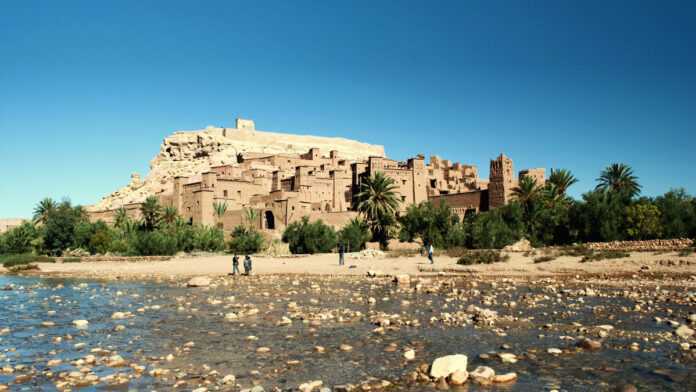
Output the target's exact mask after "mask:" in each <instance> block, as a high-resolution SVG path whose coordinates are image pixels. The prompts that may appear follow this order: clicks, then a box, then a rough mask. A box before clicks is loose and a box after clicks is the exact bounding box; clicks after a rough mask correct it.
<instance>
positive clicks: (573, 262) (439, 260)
mask: <svg viewBox="0 0 696 392" xmlns="http://www.w3.org/2000/svg"><path fill="white" fill-rule="evenodd" d="M505 255H507V256H508V257H509V258H508V260H507V261H505V262H499V263H493V264H479V265H459V264H457V258H454V257H448V256H439V257H436V259H435V263H434V264H432V265H431V264H429V262H428V260H427V259H426V258H425V257H421V256H412V257H409V256H400V257H386V256H383V255H378V256H376V257H371V256H365V255H364V254H360V253H356V254H348V255H346V263H345V265H344V266H339V265H338V257H337V255H336V254H317V255H304V256H292V257H262V256H254V257H253V272H254V274H256V275H284V274H288V275H331V276H365V275H367V274H368V272H370V273H375V274H377V275H387V276H396V275H401V274H408V275H411V276H423V275H425V276H427V275H437V274H439V275H442V274H446V275H460V274H461V275H467V276H472V275H473V276H480V277H515V278H538V277H544V276H549V277H554V276H574V275H627V274H628V275H630V274H659V275H680V276H686V277H689V276H690V275H693V276H696V254H693V253H692V254H690V255H688V256H683V255H680V254H679V253H678V252H661V253H659V252H658V253H655V252H631V253H630V255H629V256H628V257H625V258H618V259H607V260H600V261H592V262H582V257H580V256H558V257H556V258H554V259H552V260H548V261H543V262H539V258H540V256H539V254H537V255H530V254H528V253H520V252H505ZM37 265H38V267H39V270H37V271H31V272H27V273H30V274H41V275H52V276H61V277H81V278H99V279H148V278H158V279H161V278H173V279H180V278H187V277H192V276H198V275H205V276H210V277H215V276H224V275H227V274H228V273H230V272H231V271H232V262H231V256H230V255H209V256H195V257H191V256H185V257H178V258H173V259H170V260H158V261H137V262H128V261H97V262H79V263H38V264H37ZM0 272H2V271H1V270H0Z"/></svg>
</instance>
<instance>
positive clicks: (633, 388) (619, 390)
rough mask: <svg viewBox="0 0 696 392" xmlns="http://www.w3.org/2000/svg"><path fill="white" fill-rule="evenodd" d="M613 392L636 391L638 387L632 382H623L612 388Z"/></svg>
mask: <svg viewBox="0 0 696 392" xmlns="http://www.w3.org/2000/svg"><path fill="white" fill-rule="evenodd" d="M614 392H638V388H636V386H635V385H633V384H623V385H619V386H617V387H616V388H614Z"/></svg>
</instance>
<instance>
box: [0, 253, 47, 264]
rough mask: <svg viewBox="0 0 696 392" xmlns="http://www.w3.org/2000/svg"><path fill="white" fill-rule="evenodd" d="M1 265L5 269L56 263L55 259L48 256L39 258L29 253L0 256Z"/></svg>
mask: <svg viewBox="0 0 696 392" xmlns="http://www.w3.org/2000/svg"><path fill="white" fill-rule="evenodd" d="M0 263H2V265H3V266H4V267H5V268H10V267H14V266H18V265H26V264H29V263H55V259H53V258H52V257H47V256H37V255H33V254H29V253H23V254H14V255H4V256H0Z"/></svg>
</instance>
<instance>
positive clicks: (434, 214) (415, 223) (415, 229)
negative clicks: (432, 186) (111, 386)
mask: <svg viewBox="0 0 696 392" xmlns="http://www.w3.org/2000/svg"><path fill="white" fill-rule="evenodd" d="M458 221H459V218H458V217H457V216H456V215H455V214H454V213H453V212H452V210H451V209H450V208H449V207H448V206H447V204H445V202H444V200H443V201H441V202H440V204H439V205H437V206H436V205H435V204H433V203H432V202H430V201H424V202H422V203H420V204H418V205H411V206H409V207H408V209H407V210H406V214H404V215H403V216H401V217H400V218H399V223H401V231H400V232H399V239H400V240H401V241H405V242H411V241H413V240H414V239H416V238H420V239H422V240H423V243H424V244H433V246H435V247H436V248H445V247H447V245H448V241H447V239H448V234H449V233H450V231H451V229H452V228H453V227H454V226H455V225H456V224H457V222H458Z"/></svg>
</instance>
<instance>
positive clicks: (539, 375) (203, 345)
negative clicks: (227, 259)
mask: <svg viewBox="0 0 696 392" xmlns="http://www.w3.org/2000/svg"><path fill="white" fill-rule="evenodd" d="M215 283H216V284H215V285H214V287H211V288H185V287H183V285H180V284H164V283H160V284H156V283H134V282H108V283H105V282H94V281H81V280H65V279H38V278H22V277H1V276H0V288H3V287H4V288H5V289H4V290H3V291H0V303H1V306H0V390H2V388H1V387H2V385H6V386H10V387H11V389H12V390H37V389H42V390H56V389H58V388H65V387H68V386H70V385H73V388H75V385H77V386H78V387H81V388H83V389H84V390H96V389H99V390H101V389H104V388H108V389H117V390H131V389H132V390H169V389H172V388H173V387H174V386H176V387H177V388H180V389H181V390H192V389H196V388H199V387H206V388H208V389H209V390H216V389H218V390H240V389H244V388H250V387H252V386H254V385H260V386H263V387H265V388H266V390H272V389H273V388H278V389H280V390H287V389H292V388H297V387H298V385H300V384H302V383H304V382H307V381H312V380H322V381H323V385H324V386H328V387H333V386H336V385H341V384H342V385H346V384H353V385H360V384H365V385H371V386H372V390H375V389H376V386H377V385H378V384H379V382H380V381H381V380H387V381H389V383H391V386H390V387H389V388H390V389H393V390H409V391H419V390H433V388H434V385H435V384H431V383H427V382H426V383H423V382H413V381H411V378H410V375H412V374H414V371H415V370H416V369H417V368H418V367H419V366H420V365H421V364H430V363H431V362H432V361H433V360H434V359H435V358H437V357H439V356H443V355H448V354H465V355H467V356H468V357H469V371H471V370H472V369H473V368H475V367H476V366H479V365H485V366H490V367H492V368H493V369H495V371H496V373H498V374H501V373H508V372H515V373H517V375H518V378H517V380H516V381H515V382H512V383H508V384H495V385H493V386H485V387H484V386H479V385H476V384H473V383H472V382H471V381H469V383H467V384H466V385H464V386H462V387H458V388H457V389H456V390H462V391H467V390H468V391H476V390H487V391H490V390H493V391H495V390H504V391H508V390H520V391H527V390H530V391H538V390H549V391H550V390H554V389H555V390H559V391H598V390H614V388H616V387H618V386H621V385H622V384H625V383H630V384H632V385H635V386H636V387H637V388H638V390H665V391H670V390H675V391H677V390H692V391H693V390H696V363H695V362H694V349H693V348H691V349H690V350H689V349H685V348H684V347H682V346H680V344H681V343H686V342H687V341H686V340H683V339H680V338H678V337H676V336H675V335H674V329H675V328H674V325H670V323H669V321H670V320H671V321H675V322H679V323H685V322H686V320H687V319H688V317H689V314H690V313H693V312H694V311H696V310H695V308H694V293H693V292H688V291H686V290H681V289H679V288H678V287H660V288H658V289H656V288H655V287H652V286H645V287H633V288H630V289H627V288H623V289H617V288H612V287H603V286H597V285H595V286H594V287H593V290H592V291H590V292H586V291H585V290H584V289H585V287H584V285H581V284H580V282H566V283H563V282H560V281H555V280H553V281H550V280H548V281H544V280H542V281H537V282H529V283H513V282H511V281H498V282H497V283H493V284H492V283H490V282H478V283H475V282H471V281H470V280H469V279H465V278H455V279H444V278H442V279H437V278H435V279H426V280H424V281H422V282H421V283H420V284H419V285H418V286H416V283H415V282H411V284H409V285H401V286H399V285H396V284H393V283H391V282H390V281H389V280H387V279H366V278H345V277H343V278H338V277H334V278H331V277H292V276H279V277H274V276H263V277H240V278H223V279H218V280H217V281H215ZM472 305H473V306H475V307H476V308H473V307H471V306H472ZM116 312H120V313H121V314H116V315H114V313H116ZM121 316H123V318H121ZM113 317H115V318H113ZM283 317H286V318H287V319H285V320H284V319H283ZM655 317H658V318H659V319H661V320H663V321H659V322H658V321H656V319H655ZM387 319H388V320H389V322H388V323H387V322H386V320H387ZM75 320H87V321H88V324H87V325H86V326H82V327H79V326H76V325H75V324H74V323H73V321H75ZM378 324H381V325H382V327H379V326H378ZM608 326H611V327H608ZM692 327H693V326H692ZM584 337H588V338H591V339H593V340H596V341H599V342H601V344H602V347H601V348H600V349H598V350H594V351H589V350H584V349H581V348H577V347H576V343H577V342H578V341H580V340H581V339H582V338H584ZM341 345H344V346H343V347H342V348H341ZM317 346H321V347H323V350H322V349H321V348H318V347H317ZM348 346H350V347H348ZM692 346H693V341H692ZM259 348H261V349H260V350H259ZM266 348H268V349H269V350H266ZM550 348H557V349H559V350H561V353H560V354H551V353H549V352H548V349H550ZM408 349H413V350H414V351H415V359H413V360H407V359H405V357H404V352H405V351H406V350H408ZM264 351H267V352H264ZM498 353H512V354H514V355H515V356H516V358H517V361H516V362H515V363H503V362H502V361H501V359H500V358H499V357H498V356H497V354H498ZM90 355H91V356H93V359H92V360H90V359H89V358H88V356H90ZM115 356H120V357H121V358H122V359H123V361H122V362H123V363H120V364H119V363H115V362H118V360H117V359H118V358H115ZM168 356H169V357H168ZM85 358H88V359H87V360H86V361H85ZM58 360H60V362H59V361H58ZM76 361H79V362H76ZM78 373H79V374H78ZM227 375H234V376H235V380H234V381H231V378H230V377H228V378H227V379H226V380H225V381H223V378H224V377H225V376H227ZM385 385H386V383H385Z"/></svg>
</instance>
